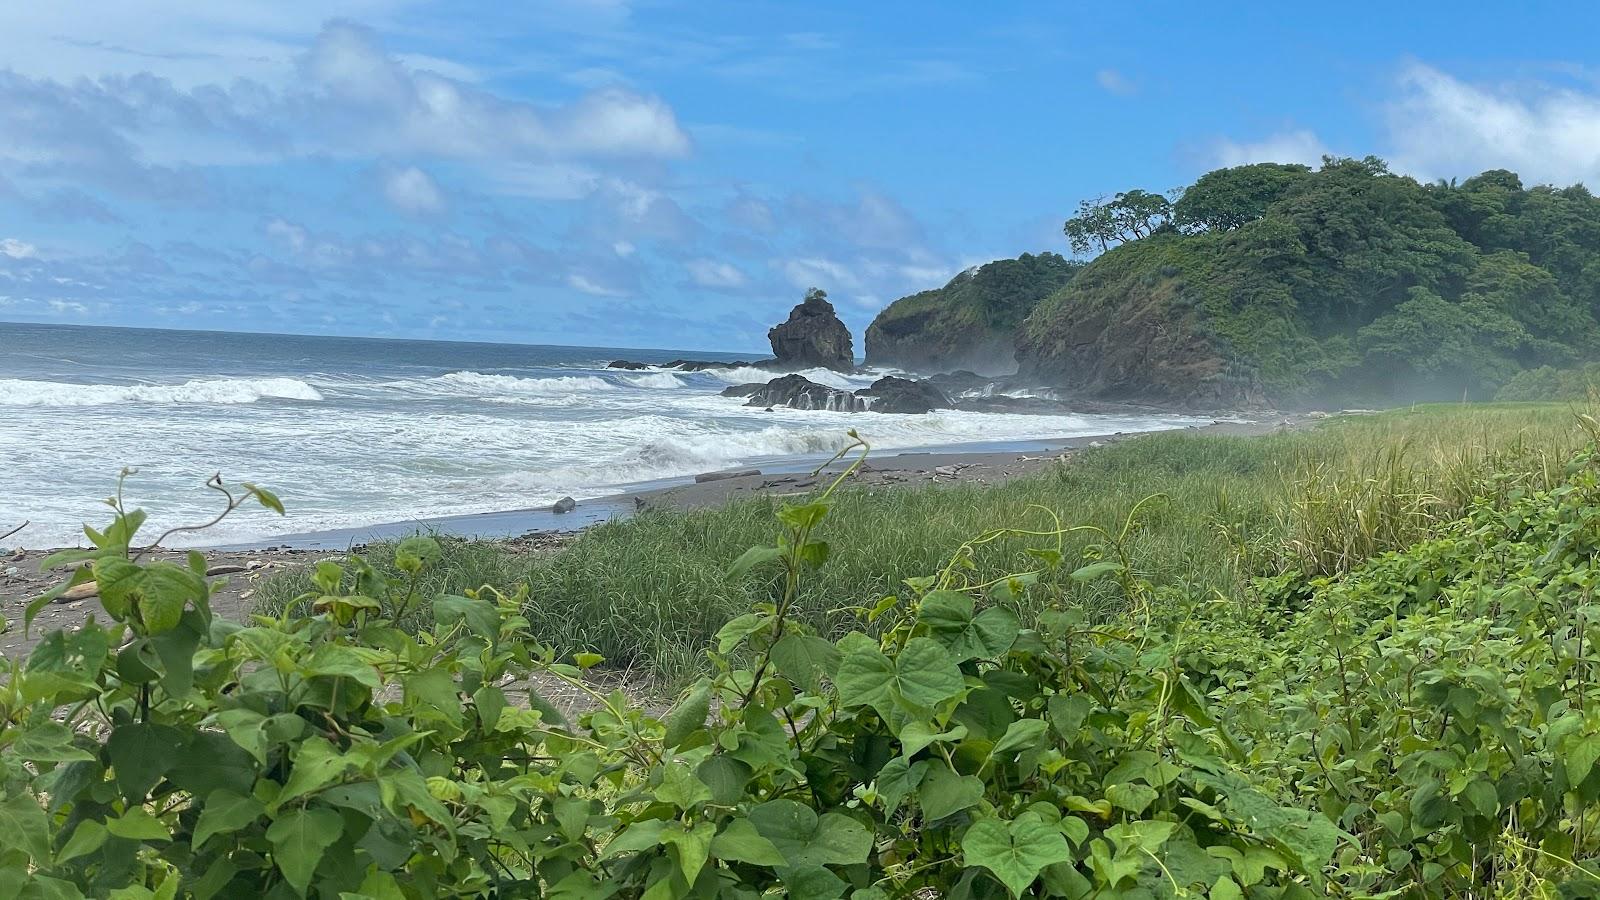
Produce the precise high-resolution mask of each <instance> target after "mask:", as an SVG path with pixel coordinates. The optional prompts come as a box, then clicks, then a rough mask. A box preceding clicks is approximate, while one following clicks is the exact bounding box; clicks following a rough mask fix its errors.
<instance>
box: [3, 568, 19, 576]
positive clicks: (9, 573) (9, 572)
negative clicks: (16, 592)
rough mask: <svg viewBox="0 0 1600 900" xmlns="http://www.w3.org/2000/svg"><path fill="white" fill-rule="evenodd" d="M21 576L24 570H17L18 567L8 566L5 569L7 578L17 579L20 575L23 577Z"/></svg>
mask: <svg viewBox="0 0 1600 900" xmlns="http://www.w3.org/2000/svg"><path fill="white" fill-rule="evenodd" d="M21 574H22V570H21V569H19V568H17V567H16V566H6V567H5V576H6V577H7V578H15V577H17V576H18V575H21Z"/></svg>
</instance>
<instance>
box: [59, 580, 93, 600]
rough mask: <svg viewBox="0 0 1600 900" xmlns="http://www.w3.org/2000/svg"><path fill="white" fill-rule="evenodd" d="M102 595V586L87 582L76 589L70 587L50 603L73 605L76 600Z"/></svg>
mask: <svg viewBox="0 0 1600 900" xmlns="http://www.w3.org/2000/svg"><path fill="white" fill-rule="evenodd" d="M98 593H100V585H98V584H96V583H95V582H93V581H85V582H84V583H83V584H80V585H77V586H76V587H69V588H67V589H66V590H64V591H62V592H61V595H60V596H59V597H56V598H55V599H54V600H52V601H50V602H52V603H71V602H72V601H74V600H87V599H89V598H90V597H93V596H94V595H96V594H98Z"/></svg>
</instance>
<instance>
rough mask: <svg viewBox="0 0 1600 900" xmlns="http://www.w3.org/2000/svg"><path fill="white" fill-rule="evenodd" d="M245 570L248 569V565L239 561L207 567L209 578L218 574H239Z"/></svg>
mask: <svg viewBox="0 0 1600 900" xmlns="http://www.w3.org/2000/svg"><path fill="white" fill-rule="evenodd" d="M243 571H246V567H244V566H241V565H239V564H238V563H218V564H216V565H214V566H212V567H210V568H209V569H206V576H207V577H208V578H209V577H214V576H217V575H237V574H239V573H240V572H243Z"/></svg>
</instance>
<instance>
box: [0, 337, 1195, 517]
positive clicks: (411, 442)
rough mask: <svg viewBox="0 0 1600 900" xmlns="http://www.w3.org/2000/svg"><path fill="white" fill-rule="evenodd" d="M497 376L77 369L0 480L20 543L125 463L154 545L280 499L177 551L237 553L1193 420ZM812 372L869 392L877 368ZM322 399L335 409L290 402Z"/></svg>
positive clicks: (17, 437)
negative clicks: (77, 418) (719, 476)
mask: <svg viewBox="0 0 1600 900" xmlns="http://www.w3.org/2000/svg"><path fill="white" fill-rule="evenodd" d="M497 362H498V361H496V363H497ZM496 363H490V362H485V363H482V364H480V365H481V367H482V368H484V369H487V370H488V371H487V372H485V371H475V370H473V369H472V368H471V362H470V360H468V359H464V360H462V364H463V368H462V370H460V371H455V372H450V373H449V374H443V375H440V374H435V373H438V372H441V371H443V369H442V368H434V369H432V370H428V371H425V372H423V373H418V374H414V375H407V374H405V370H404V369H401V368H399V367H389V368H379V367H370V368H364V367H362V366H360V365H353V364H352V365H346V366H343V367H340V366H339V365H337V364H329V365H328V366H326V369H327V371H326V373H324V374H315V375H307V374H303V373H295V374H296V377H289V376H287V375H281V376H278V377H266V376H263V377H255V378H244V377H232V378H224V377H221V376H211V377H207V378H202V379H196V380H191V381H182V378H183V377H184V376H168V377H167V379H166V380H168V381H171V382H173V383H170V384H134V385H129V384H117V383H106V382H113V381H119V380H122V378H123V376H124V372H123V371H120V370H119V371H117V372H116V373H114V374H113V373H108V374H107V375H106V376H105V377H104V378H103V383H101V384H76V383H72V382H71V381H69V380H68V379H70V378H77V377H80V376H79V374H78V373H79V371H81V370H80V369H79V368H73V369H71V370H70V371H72V372H73V374H72V375H34V374H32V373H29V375H28V376H25V377H32V378H33V379H35V380H19V379H13V380H4V379H0V410H4V409H7V408H9V412H0V459H4V460H6V461H7V466H6V467H4V468H3V469H0V527H4V526H5V525H6V524H7V523H13V522H22V521H25V520H31V522H32V524H31V525H30V526H29V528H28V529H27V530H25V531H24V532H22V533H21V534H19V535H17V536H15V537H13V538H11V539H9V540H8V541H7V544H8V546H10V545H15V544H21V545H23V546H34V547H42V546H60V545H67V544H72V543H74V542H77V541H81V540H82V532H81V530H79V526H80V524H81V523H83V522H85V521H89V522H91V523H94V524H96V525H101V524H103V516H104V510H103V508H101V507H100V506H98V505H97V503H96V502H95V498H97V497H103V496H106V494H107V493H108V492H109V491H110V490H112V489H113V488H114V485H115V479H116V473H117V472H118V470H119V469H121V468H122V467H123V466H130V467H134V468H137V469H138V470H139V471H138V474H137V475H136V476H134V477H133V478H131V479H130V480H129V482H128V485H127V490H128V497H129V501H130V503H131V504H133V505H139V506H143V507H145V508H147V509H148V510H149V511H150V513H151V518H152V522H153V523H155V524H153V525H152V529H153V530H154V529H155V528H156V526H157V525H159V526H160V527H166V526H168V525H176V524H184V523H189V522H196V521H204V520H205V519H207V518H210V517H211V516H213V515H215V510H214V509H213V507H212V505H211V503H212V498H211V496H210V493H209V492H207V491H206V490H204V489H203V487H202V484H203V482H204V480H205V478H206V477H208V476H209V475H210V474H211V473H213V472H217V471H221V472H222V473H223V475H224V477H225V478H226V479H228V480H229V481H233V482H237V481H244V480H250V481H255V482H258V483H260V484H263V485H266V486H268V487H270V488H273V489H274V490H276V491H277V492H278V493H279V494H280V496H282V497H283V499H284V501H285V502H286V503H287V504H288V507H289V511H290V515H289V516H288V517H286V518H278V517H276V516H272V515H268V514H266V513H265V512H263V511H260V510H253V509H245V510H241V511H240V512H239V513H238V514H237V515H235V516H232V517H230V518H229V519H228V521H226V522H224V523H223V525H222V527H221V529H220V530H215V531H208V532H206V533H204V534H197V535H192V536H185V538H183V539H184V540H192V541H195V542H200V543H216V542H233V541H237V542H245V541H252V540H257V539H263V538H269V537H271V536H272V535H277V534H285V533H297V532H305V531H314V530H321V529H329V528H359V527H363V526H368V525H374V524H378V523H385V522H403V521H409V520H412V519H415V518H421V517H431V516H449V515H461V514H469V513H482V512H492V511H496V510H509V509H525V508H530V507H538V506H543V505H548V504H549V503H551V502H553V501H554V500H555V499H557V498H559V497H561V496H564V495H569V494H570V495H572V496H574V497H578V498H580V499H582V498H585V497H597V496H601V495H604V494H608V493H611V492H613V491H615V490H617V489H619V488H621V487H623V486H625V485H629V484H636V483H639V482H658V481H662V480H670V479H677V478H685V477H688V476H692V475H694V474H696V473H698V472H704V471H708V470H712V469H719V468H726V467H730V466H735V465H759V466H762V467H767V466H769V465H772V464H783V465H789V464H793V463H796V462H797V461H799V460H800V459H802V458H803V459H806V460H816V459H819V458H825V457H826V456H828V455H830V454H832V453H833V452H834V451H836V450H837V449H839V447H841V446H843V444H844V443H845V442H846V441H847V440H848V438H847V437H846V435H845V432H846V431H847V430H848V429H851V428H855V429H858V430H859V431H860V433H861V434H862V435H863V436H864V437H865V438H867V439H868V440H869V441H871V443H872V445H873V447H874V449H875V451H878V452H885V453H892V452H894V451H895V450H897V449H907V448H912V447H916V448H934V447H952V446H959V445H964V444H965V445H973V444H986V445H993V444H999V443H1003V442H1009V441H1031V440H1036V439H1045V438H1055V437H1063V436H1070V435H1074V434H1094V433H1109V432H1113V431H1138V430H1147V429H1151V428H1160V427H1168V426H1172V425H1181V424H1187V423H1189V422H1192V421H1193V420H1185V419H1182V418H1181V417H1159V416H1157V417H1149V416H1139V417H1136V416H1127V417H1111V416H1067V415H1053V416H1046V415H1020V414H1010V413H973V412H963V411H955V410H945V411H939V412H934V413H930V414H926V415H882V414H878V413H871V412H858V413H846V412H838V411H825V410H815V411H802V410H794V409H788V408H784V407H779V408H776V409H774V410H772V411H770V412H769V411H766V410H763V409H759V408H749V407H745V406H743V405H742V401H741V400H738V399H729V398H725V397H721V396H719V395H718V391H719V390H720V388H721V386H722V385H723V384H724V383H742V382H745V381H767V380H770V379H771V378H773V377H775V376H776V375H777V373H774V372H771V371H768V370H765V369H754V368H748V369H743V370H739V369H714V370H709V371H706V372H618V371H615V370H604V369H577V368H566V369H563V368H561V367H559V366H546V367H530V368H529V369H526V370H508V369H500V368H496V367H495V365H496ZM74 365H75V366H76V365H77V364H74ZM319 365H320V364H319ZM63 371H69V370H66V369H64V370H63ZM490 373H499V374H490ZM18 374H19V375H22V373H18ZM800 374H802V375H804V376H806V377H807V378H810V379H811V380H813V381H817V382H819V383H823V384H828V385H831V386H834V387H839V388H844V389H859V388H861V387H863V386H865V385H866V384H869V383H871V381H873V380H874V379H875V378H876V377H877V376H878V374H879V373H877V372H865V373H860V374H851V375H842V374H840V373H835V372H829V371H827V370H822V369H813V370H809V371H804V372H801V373H800ZM152 379H153V380H160V379H157V378H154V377H153V376H152ZM317 399H321V400H322V401H323V402H320V403H318V402H292V401H314V400H317ZM255 401H263V402H255ZM111 404H118V405H111ZM205 404H244V405H238V406H207V405H205ZM86 405H99V408H97V409H95V410H93V415H94V418H95V421H94V423H93V425H92V427H62V422H61V420H62V417H63V414H62V413H60V412H59V411H56V410H54V409H52V407H68V406H86ZM24 407H31V408H24Z"/></svg>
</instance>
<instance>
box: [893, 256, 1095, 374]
mask: <svg viewBox="0 0 1600 900" xmlns="http://www.w3.org/2000/svg"><path fill="white" fill-rule="evenodd" d="M1080 268H1082V264H1081V263H1076V262H1072V261H1070V260H1067V259H1064V258H1063V257H1061V256H1058V255H1057V254H1054V253H1041V254H1039V255H1037V256H1034V255H1032V254H1027V253H1025V254H1023V255H1022V256H1021V257H1018V258H1017V259H1002V260H996V261H995V262H992V263H988V264H986V265H983V266H978V267H976V268H972V269H968V270H967V271H965V272H962V273H961V274H959V275H957V276H956V277H955V278H953V279H951V281H950V283H949V284H947V285H945V286H944V287H942V288H937V289H935V290H931V291H922V292H921V293H918V294H912V295H911V296H909V297H902V298H900V299H899V300H896V301H895V302H894V303H891V304H889V306H888V307H886V308H885V309H884V310H883V311H882V312H880V313H879V314H878V317H877V318H876V319H874V320H873V322H872V325H871V326H870V327H868V328H867V334H866V351H867V364H868V365H876V366H895V367H898V368H903V369H909V370H911V371H915V372H950V371H955V370H957V369H968V370H971V371H975V372H981V373H984V374H988V375H1002V374H1009V373H1011V372H1013V371H1016V358H1015V352H1016V344H1015V332H1016V329H1017V326H1018V325H1019V324H1020V323H1021V322H1022V321H1023V319H1024V318H1026V317H1027V315H1028V313H1029V312H1030V311H1032V309H1033V308H1034V306H1035V305H1037V304H1038V303H1039V301H1040V300H1042V299H1044V298H1045V297H1046V296H1048V295H1049V294H1051V293H1052V292H1054V291H1056V290H1058V289H1059V288H1061V287H1062V286H1063V285H1065V284H1066V283H1067V282H1069V281H1071V280H1072V277H1073V275H1074V274H1076V273H1077V271H1078V270H1079V269H1080Z"/></svg>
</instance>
